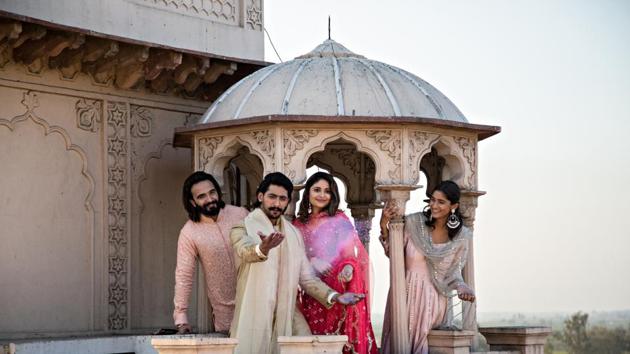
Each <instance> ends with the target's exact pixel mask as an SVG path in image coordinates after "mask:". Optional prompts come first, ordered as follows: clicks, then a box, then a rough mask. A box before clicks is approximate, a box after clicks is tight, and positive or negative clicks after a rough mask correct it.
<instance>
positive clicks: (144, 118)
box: [131, 106, 153, 138]
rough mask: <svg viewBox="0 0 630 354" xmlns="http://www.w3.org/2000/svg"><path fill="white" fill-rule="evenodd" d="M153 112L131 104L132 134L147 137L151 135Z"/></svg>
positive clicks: (135, 136) (136, 136)
mask: <svg viewBox="0 0 630 354" xmlns="http://www.w3.org/2000/svg"><path fill="white" fill-rule="evenodd" d="M152 121H153V114H152V113H151V110H150V109H148V108H146V107H142V106H131V136H133V137H134V138H146V137H149V136H151V126H152Z"/></svg>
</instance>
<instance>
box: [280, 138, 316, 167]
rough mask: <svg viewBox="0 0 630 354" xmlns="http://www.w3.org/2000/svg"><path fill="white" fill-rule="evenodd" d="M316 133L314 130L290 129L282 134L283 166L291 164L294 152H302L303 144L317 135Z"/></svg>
mask: <svg viewBox="0 0 630 354" xmlns="http://www.w3.org/2000/svg"><path fill="white" fill-rule="evenodd" d="M317 133H318V131H317V130H316V129H291V130H285V131H284V132H283V135H284V137H283V141H284V164H285V166H286V165H288V164H289V163H290V162H291V158H292V157H293V156H295V152H296V151H297V150H302V148H303V147H304V144H305V143H307V142H308V141H309V140H310V139H311V138H312V137H314V136H315V135H317Z"/></svg>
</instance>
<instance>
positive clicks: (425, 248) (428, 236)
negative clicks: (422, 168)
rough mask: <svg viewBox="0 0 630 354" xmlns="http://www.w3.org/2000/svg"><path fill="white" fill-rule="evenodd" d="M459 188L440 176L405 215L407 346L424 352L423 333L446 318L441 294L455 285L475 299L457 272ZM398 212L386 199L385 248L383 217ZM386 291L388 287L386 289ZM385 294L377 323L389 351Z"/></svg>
mask: <svg viewBox="0 0 630 354" xmlns="http://www.w3.org/2000/svg"><path fill="white" fill-rule="evenodd" d="M459 197H460V190H459V187H458V186H457V184H455V183H454V182H452V181H444V182H442V183H440V185H438V186H437V188H436V189H435V190H434V191H433V193H432V194H431V199H430V200H429V205H428V206H427V208H426V209H425V211H424V212H421V213H416V214H411V215H407V216H406V217H405V232H404V244H405V279H406V282H407V308H408V311H409V312H408V314H409V341H410V345H411V352H412V353H414V354H426V353H428V352H429V344H428V340H427V335H428V334H429V331H430V330H431V329H433V328H436V327H439V326H440V325H442V324H443V323H444V321H445V319H446V311H447V296H448V294H449V293H450V292H451V291H452V290H456V291H457V295H458V296H459V298H460V299H462V300H465V301H471V302H472V301H475V294H474V292H473V291H472V289H470V288H469V287H468V286H467V285H466V283H464V280H463V278H462V268H463V266H464V264H465V263H466V256H467V253H468V242H469V240H470V238H471V237H472V233H471V232H470V230H469V229H468V228H467V227H465V226H463V225H462V215H461V213H460V212H459ZM397 213H398V210H397V207H396V206H395V205H387V206H386V207H385V209H384V210H383V215H382V217H381V237H380V240H381V243H382V244H383V247H384V248H385V253H386V254H389V243H388V229H387V225H388V223H389V220H390V219H391V218H392V216H394V215H395V214H397ZM390 296H391V293H390ZM390 302H391V298H390V299H388V301H387V308H386V310H385V320H384V323H383V337H382V353H391V351H392V348H391V344H390V338H389V337H390V331H391V322H390V321H391V314H390V313H389V312H390Z"/></svg>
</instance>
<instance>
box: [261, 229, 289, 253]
mask: <svg viewBox="0 0 630 354" xmlns="http://www.w3.org/2000/svg"><path fill="white" fill-rule="evenodd" d="M258 236H259V237H260V239H261V240H262V242H261V243H260V252H262V253H263V254H264V255H265V256H266V255H268V254H269V250H271V249H272V248H274V247H278V245H279V244H280V243H281V242H282V240H284V234H283V233H281V232H272V233H270V234H269V235H265V234H263V233H262V232H260V231H258Z"/></svg>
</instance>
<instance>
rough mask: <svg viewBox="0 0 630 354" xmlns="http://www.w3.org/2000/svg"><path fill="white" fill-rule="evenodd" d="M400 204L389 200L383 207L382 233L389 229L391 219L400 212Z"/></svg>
mask: <svg viewBox="0 0 630 354" xmlns="http://www.w3.org/2000/svg"><path fill="white" fill-rule="evenodd" d="M399 209H400V208H398V205H397V204H396V202H387V203H386V204H385V207H384V208H383V212H382V213H381V233H384V232H386V231H387V225H388V224H389V221H390V220H391V219H392V218H393V217H395V216H396V215H398V214H399Z"/></svg>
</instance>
